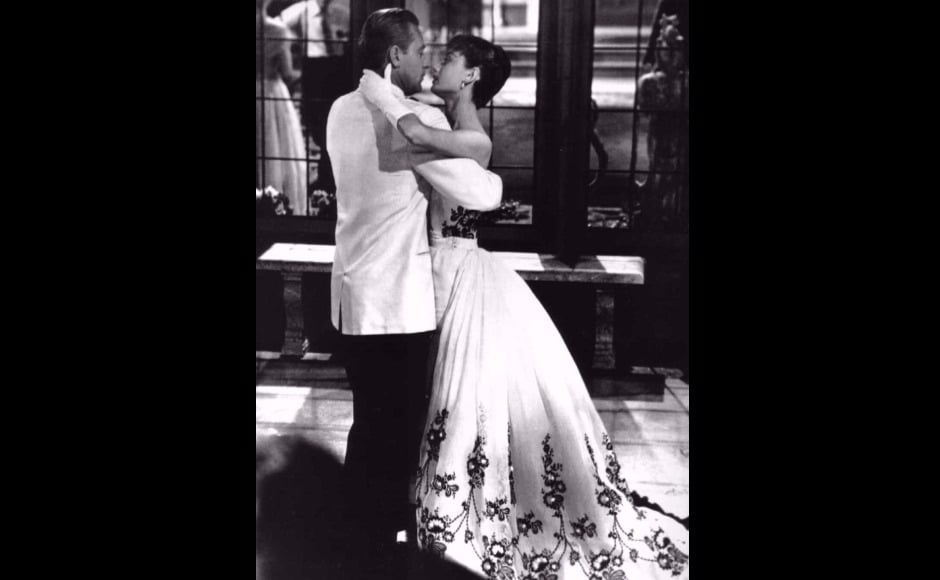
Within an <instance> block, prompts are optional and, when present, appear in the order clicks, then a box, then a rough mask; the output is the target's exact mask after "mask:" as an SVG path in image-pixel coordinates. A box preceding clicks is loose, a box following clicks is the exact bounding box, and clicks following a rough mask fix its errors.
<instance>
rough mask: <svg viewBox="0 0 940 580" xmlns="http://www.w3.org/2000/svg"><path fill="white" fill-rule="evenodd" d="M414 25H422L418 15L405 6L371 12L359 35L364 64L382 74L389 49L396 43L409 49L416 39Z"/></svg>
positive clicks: (359, 46) (403, 48)
mask: <svg viewBox="0 0 940 580" xmlns="http://www.w3.org/2000/svg"><path fill="white" fill-rule="evenodd" d="M412 26H414V27H415V28H416V29H417V28H418V27H419V26H420V24H419V23H418V17H417V16H415V15H414V13H413V12H410V11H408V10H405V9H404V8H385V9H382V10H376V11H375V12H373V13H372V14H370V15H369V17H368V18H366V23H365V24H363V25H362V33H361V34H360V35H359V45H358V48H359V50H360V52H361V54H362V66H363V67H365V68H367V69H369V70H373V71H375V72H377V73H379V74H382V69H383V68H384V67H385V56H386V54H387V53H388V49H389V48H391V47H392V45H394V46H397V47H399V48H401V49H402V50H407V49H408V46H409V45H410V44H411V41H412V40H414V35H413V33H412Z"/></svg>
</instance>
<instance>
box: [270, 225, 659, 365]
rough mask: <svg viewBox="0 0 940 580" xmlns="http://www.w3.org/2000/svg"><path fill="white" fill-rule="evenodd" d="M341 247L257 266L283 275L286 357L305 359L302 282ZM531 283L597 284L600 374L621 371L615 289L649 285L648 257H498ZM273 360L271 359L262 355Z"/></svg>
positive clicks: (294, 253)
mask: <svg viewBox="0 0 940 580" xmlns="http://www.w3.org/2000/svg"><path fill="white" fill-rule="evenodd" d="M335 249H336V248H335V246H331V245H317V244H287V243H276V244H273V245H272V246H271V247H270V248H269V249H268V250H266V251H265V252H264V253H263V254H262V255H261V256H260V257H259V258H258V259H257V261H256V262H255V269H256V270H268V271H277V272H280V274H281V276H282V278H283V281H284V310H285V314H286V317H287V320H286V325H285V331H284V343H283V347H282V349H281V353H280V356H288V357H303V356H304V354H305V353H304V328H303V307H302V303H301V277H302V276H303V274H305V273H310V272H315V273H323V274H330V272H331V271H332V266H333V255H334V252H335ZM492 253H493V255H495V256H498V257H499V258H500V259H502V260H504V261H505V263H506V264H508V265H509V266H510V267H511V268H513V269H514V270H516V271H517V272H518V273H519V275H520V276H521V277H522V278H523V279H525V280H528V281H536V282H563V283H573V284H591V285H594V286H595V288H596V293H595V296H596V298H595V300H596V304H595V327H594V357H593V358H594V364H593V367H594V368H595V369H609V370H613V369H615V368H616V360H615V354H614V348H613V324H612V321H613V310H614V289H615V288H617V287H618V286H620V285H632V284H643V283H644V269H645V268H644V266H645V262H644V260H643V258H640V257H636V256H583V257H582V258H581V259H580V260H578V263H577V264H575V266H574V267H571V266H569V265H567V264H565V263H563V262H561V261H559V260H558V259H557V258H555V257H554V256H550V255H546V254H537V253H533V252H492ZM259 357H261V358H270V355H266V356H264V355H261V353H259Z"/></svg>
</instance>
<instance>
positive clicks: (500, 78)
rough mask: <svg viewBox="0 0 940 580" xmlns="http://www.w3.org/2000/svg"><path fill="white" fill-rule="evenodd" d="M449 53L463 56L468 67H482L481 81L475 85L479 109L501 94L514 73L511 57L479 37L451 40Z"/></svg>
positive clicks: (448, 47) (474, 98)
mask: <svg viewBox="0 0 940 580" xmlns="http://www.w3.org/2000/svg"><path fill="white" fill-rule="evenodd" d="M447 52H457V53H460V54H462V55H463V57H464V59H465V60H466V62H467V67H468V68H472V67H475V66H476V67H480V80H478V81H477V82H476V84H474V85H473V104H474V105H476V107H477V108H478V109H479V108H481V107H484V106H486V104H487V103H488V102H490V99H492V98H493V97H494V96H495V95H496V93H498V92H499V90H500V89H501V88H503V85H504V84H506V79H508V78H509V74H510V73H511V72H512V63H510V62H509V55H507V54H506V51H505V50H503V49H502V47H499V46H496V45H495V44H493V43H492V42H489V41H488V40H483V39H482V38H479V37H477V36H468V35H466V34H461V35H459V36H455V37H453V38H451V39H450V42H448V43H447Z"/></svg>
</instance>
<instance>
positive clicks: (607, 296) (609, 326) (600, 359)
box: [594, 288, 617, 370]
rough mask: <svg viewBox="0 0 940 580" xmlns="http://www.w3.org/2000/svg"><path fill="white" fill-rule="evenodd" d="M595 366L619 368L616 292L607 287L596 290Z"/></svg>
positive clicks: (606, 368) (599, 367) (598, 367)
mask: <svg viewBox="0 0 940 580" xmlns="http://www.w3.org/2000/svg"><path fill="white" fill-rule="evenodd" d="M594 368H595V369H605V370H608V369H609V370H613V369H615V368H617V358H616V355H615V353H614V293H613V292H611V291H610V290H607V289H605V288H600V289H598V290H596V291H595V298H594Z"/></svg>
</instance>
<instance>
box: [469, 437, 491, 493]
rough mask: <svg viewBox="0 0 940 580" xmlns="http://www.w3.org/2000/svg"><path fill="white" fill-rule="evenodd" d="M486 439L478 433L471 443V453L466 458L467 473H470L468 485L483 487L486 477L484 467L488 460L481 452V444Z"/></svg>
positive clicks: (488, 462)
mask: <svg viewBox="0 0 940 580" xmlns="http://www.w3.org/2000/svg"><path fill="white" fill-rule="evenodd" d="M484 443H486V439H485V438H484V437H483V436H482V435H479V436H477V439H476V442H475V443H474V444H473V453H472V454H471V455H470V457H468V458H467V473H468V474H469V475H470V487H483V483H484V481H485V479H486V468H487V467H489V465H490V460H489V459H487V457H486V454H485V453H483V444H484Z"/></svg>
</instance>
